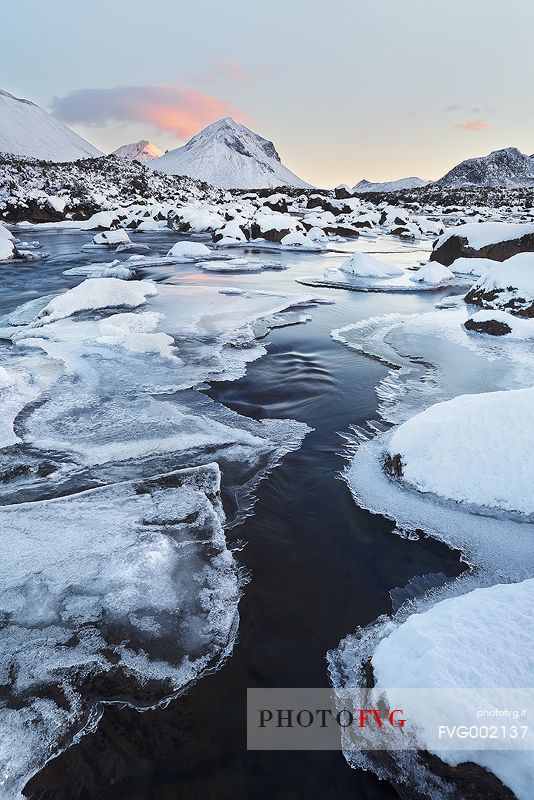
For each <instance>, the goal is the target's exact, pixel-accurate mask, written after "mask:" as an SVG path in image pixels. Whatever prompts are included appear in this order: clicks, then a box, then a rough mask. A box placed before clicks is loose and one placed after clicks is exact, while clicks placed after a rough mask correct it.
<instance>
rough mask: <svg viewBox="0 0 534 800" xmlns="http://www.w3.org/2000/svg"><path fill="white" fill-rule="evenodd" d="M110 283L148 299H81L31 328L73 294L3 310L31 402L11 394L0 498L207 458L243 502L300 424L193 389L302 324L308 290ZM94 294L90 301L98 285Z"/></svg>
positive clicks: (227, 376)
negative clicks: (251, 412)
mask: <svg viewBox="0 0 534 800" xmlns="http://www.w3.org/2000/svg"><path fill="white" fill-rule="evenodd" d="M107 280H110V279H100V283H103V284H104V285H106V283H107ZM94 282H96V283H99V280H98V279H95V280H94ZM85 283H91V281H86V282H85ZM115 283H116V284H119V285H121V286H124V287H131V286H133V287H134V290H135V291H136V292H137V293H139V292H141V295H143V293H144V292H145V289H143V288H142V287H143V286H148V287H149V288H150V290H151V291H150V293H149V298H148V303H147V304H146V305H145V306H143V308H142V309H139V310H137V311H129V310H128V311H118V310H116V309H115V302H116V300H113V303H112V304H113V309H103V308H96V309H94V310H93V311H90V310H88V309H87V305H88V303H87V302H85V301H83V302H82V303H81V305H83V306H84V308H85V310H84V312H83V314H79V313H77V314H73V315H72V316H68V317H67V316H66V317H65V318H63V319H56V321H54V322H49V323H48V324H42V325H41V324H40V325H38V326H37V327H35V324H36V321H40V320H41V319H42V307H43V306H44V307H47V308H49V309H50V308H53V309H56V310H58V309H62V310H63V311H64V312H65V313H67V311H72V310H73V308H74V307H76V308H78V306H79V305H80V304H79V303H77V302H76V303H74V304H73V303H72V302H71V300H72V297H71V300H66V299H65V298H66V297H67V295H69V293H70V292H71V291H73V290H69V292H66V293H65V294H64V295H61V296H60V297H59V298H55V299H54V300H50V298H42V299H41V300H33V301H31V302H30V303H28V304H26V305H25V306H22V307H21V308H19V309H16V310H15V312H13V313H12V314H11V315H9V317H8V319H7V322H8V323H11V326H10V327H7V328H5V329H3V330H2V331H1V335H2V337H3V338H6V339H8V340H11V342H12V343H13V344H14V345H15V348H14V349H13V347H11V350H10V351H6V353H7V352H9V353H10V355H11V357H13V354H16V356H17V360H18V362H17V363H19V365H20V366H21V367H23V368H24V369H25V370H26V372H27V373H28V381H29V385H31V386H32V391H33V394H32V397H31V399H32V400H33V399H38V401H39V402H38V403H37V404H30V403H28V404H26V403H25V402H24V399H23V398H22V399H21V398H20V397H19V396H17V403H18V405H17V406H16V407H15V408H14V409H13V412H12V414H11V417H10V418H9V419H8V416H7V413H6V421H9V422H10V423H11V426H12V424H13V421H14V416H15V414H17V415H18V418H17V431H16V439H15V438H14V436H15V434H14V432H13V428H12V427H11V428H8V433H9V434H10V435H11V439H10V440H9V441H11V443H12V444H15V442H18V446H17V450H16V451H15V452H10V451H9V450H6V451H5V452H2V451H0V475H3V474H6V475H11V474H12V471H13V465H14V464H15V466H16V470H15V473H14V474H13V475H12V477H10V478H9V479H6V480H4V481H3V482H0V495H1V496H3V497H4V502H6V498H10V497H16V496H17V492H19V491H22V490H23V489H24V491H25V492H26V493H27V492H29V491H31V492H34V494H31V495H30V496H32V497H42V496H43V492H45V493H46V492H49V493H50V492H52V493H54V492H58V491H60V489H61V487H62V486H63V485H64V484H65V482H66V483H67V485H68V486H69V489H70V486H71V483H70V482H72V481H74V485H75V486H79V485H80V481H81V482H82V485H88V481H89V482H90V483H89V485H91V483H93V482H94V481H95V480H98V481H101V480H106V481H109V480H121V479H123V478H124V477H126V476H127V475H128V476H131V475H146V474H153V473H154V472H160V471H165V470H168V469H172V468H173V467H176V466H185V465H190V464H201V463H206V461H213V460H217V461H218V462H219V463H220V464H221V465H225V466H226V467H227V471H226V474H227V477H228V482H229V485H231V486H232V487H233V492H234V495H235V498H236V502H237V505H238V506H239V508H241V507H244V506H246V505H247V503H248V501H247V500H246V497H245V499H244V500H243V502H241V499H240V496H241V494H243V495H244V496H246V495H248V494H249V493H250V492H249V488H250V487H251V486H253V485H254V482H255V481H256V482H257V480H258V479H259V477H261V475H262V474H264V473H265V471H266V470H268V469H269V468H271V467H272V466H273V464H275V463H277V461H278V460H279V458H280V457H281V456H282V455H283V454H284V453H286V452H288V451H289V450H291V449H293V448H296V447H298V446H299V445H300V442H301V441H302V438H303V436H304V435H305V433H306V432H307V431H308V428H307V426H305V425H302V424H300V423H296V422H293V421H291V420H264V421H261V422H258V421H256V420H253V419H249V418H248V417H242V416H240V415H239V414H236V413H233V412H230V411H229V410H228V409H225V408H224V407H223V406H221V405H220V404H218V403H215V402H214V401H211V400H209V398H206V397H205V395H203V394H201V392H200V391H199V388H202V387H203V386H205V381H208V380H235V379H236V378H239V377H241V376H242V375H243V374H244V372H245V370H246V366H247V364H248V363H249V362H251V361H253V360H255V359H257V358H259V357H261V356H262V355H263V354H264V353H265V347H264V346H263V345H262V344H261V343H260V342H259V341H258V339H259V338H261V337H264V336H265V335H266V334H267V333H268V332H269V330H270V329H271V328H274V327H277V326H279V325H284V324H294V323H296V322H303V321H305V320H306V318H307V317H306V316H305V314H304V313H303V310H304V309H305V308H307V306H308V305H309V304H310V303H312V302H313V298H311V297H310V296H306V295H284V294H276V293H268V292H242V293H240V294H237V295H235V294H229V295H226V294H221V293H220V292H219V291H218V290H217V288H215V287H199V286H190V285H185V286H181V285H180V286H172V285H159V287H158V293H157V295H155V294H153V293H152V290H154V291H155V287H154V285H153V284H143V283H140V282H137V281H135V282H129V283H124V282H122V281H118V280H117V281H116V282H114V283H113V285H114V286H115ZM80 286H81V287H83V286H84V284H80ZM140 287H141V288H140ZM76 288H78V289H79V287H76ZM95 296H96V297H98V298H100V290H99V291H98V292H96V295H95ZM143 296H144V295H143ZM62 298H63V299H62ZM100 305H101V301H100V299H99V300H98V302H97V306H100ZM291 309H294V310H293V311H291ZM288 311H289V312H290V313H289V314H287V312H288ZM49 316H50V315H49ZM33 387H35V388H33ZM44 388H46V392H44V391H43V389H44ZM186 390H190V391H186ZM3 391H4V390H0V398H1V397H2V396H3V395H2V394H1V393H2V392H3ZM5 391H6V392H10V391H11V389H10V386H7V387H6V389H5ZM19 394H20V393H19ZM6 409H7V405H6ZM6 424H7V422H6ZM43 461H45V462H46V463H47V464H48V465H49V467H46V470H47V473H49V475H48V477H46V480H45V479H44V477H40V475H39V470H40V469H42V468H41V467H39V464H41V463H42V462H43ZM33 464H35V468H34V467H33V466H32V465H33ZM126 465H128V466H127V467H126ZM10 470H11V472H10ZM245 484H246V487H247V488H246V489H244V490H243V489H242V487H243V485H245ZM70 490H71V489H70ZM27 496H28V494H26V497H27ZM44 496H50V495H49V494H48V495H46V494H45V495H44ZM8 501H9V500H8ZM239 508H238V509H237V510H239Z"/></svg>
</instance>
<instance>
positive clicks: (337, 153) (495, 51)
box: [0, 0, 534, 186]
mask: <svg viewBox="0 0 534 800" xmlns="http://www.w3.org/2000/svg"><path fill="white" fill-rule="evenodd" d="M2 18H3V25H2V27H3V32H4V34H6V33H9V35H7V36H4V38H3V42H2V48H1V50H0V67H1V71H0V75H1V78H0V88H2V89H5V90H6V91H8V92H11V93H12V94H15V95H17V96H18V97H24V98H27V99H30V100H33V101H34V102H36V103H38V104H39V105H42V106H43V107H44V108H46V109H47V110H49V111H52V112H53V113H54V114H55V115H56V116H57V117H59V118H60V119H62V120H63V121H65V122H66V123H67V124H68V125H70V126H71V127H73V128H74V129H75V130H76V131H78V132H79V133H80V134H81V135H83V136H84V137H85V138H87V139H89V140H90V141H91V142H93V144H95V145H96V146H97V147H99V148H100V149H102V150H104V151H106V152H108V151H110V150H112V149H114V148H115V147H117V146H119V145H121V144H124V143H126V142H130V141H134V140H136V139H140V138H147V139H150V140H151V141H153V142H154V143H155V144H157V145H159V146H160V147H162V148H163V149H167V148H173V147H177V146H179V145H180V144H183V143H184V142H185V141H186V140H187V139H188V138H190V137H191V136H192V135H193V134H194V133H196V132H198V131H199V130H200V129H201V128H202V127H204V126H205V125H207V124H209V123H210V122H214V121H215V120H216V119H219V118H220V117H223V116H233V117H234V118H235V119H237V120H239V121H242V122H244V123H245V124H246V125H248V126H249V127H251V128H252V129H253V130H255V131H257V132H258V133H260V134H261V135H262V136H265V137H267V138H269V139H272V140H273V141H274V143H275V145H276V147H277V149H278V151H279V153H280V156H281V158H282V160H283V161H284V163H285V164H286V166H288V167H289V168H290V169H291V170H293V171H294V172H296V173H297V174H298V175H300V176H301V177H302V178H304V179H306V180H309V181H310V182H312V183H314V184H316V185H320V186H332V185H335V184H337V183H340V182H346V183H351V184H352V183H355V182H356V181H357V180H359V179H361V178H364V177H365V178H368V179H370V180H388V179H394V178H399V177H403V176H407V175H418V176H420V177H423V178H438V177H440V176H441V175H442V174H443V173H444V172H446V171H447V170H448V169H449V168H450V167H451V166H453V165H454V164H455V163H457V162H458V161H461V160H462V159H464V158H468V157H471V156H475V155H483V154H486V153H488V152H490V151H491V150H495V149H497V148H500V147H508V146H512V145H515V146H516V147H519V149H520V150H522V151H523V152H527V153H532V152H534V125H533V121H534V95H533V93H532V91H531V87H532V84H533V82H534V57H533V55H532V31H533V30H534V3H533V2H532V0H507V2H503V0H446V2H437V0H404V2H402V3H400V2H398V0H380V2H378V1H377V0H372V1H371V0H336V2H335V3H326V2H319V0H317V1H316V0H263V2H252V1H251V0H228V1H227V2H219V1H218V0H195V2H191V0H187V2H182V1H181V0H112V1H111V0H92V1H91V2H90V3H86V2H73V1H72V0H47V2H46V3H42V4H41V3H37V2H36V0H17V3H16V4H15V3H10V4H6V5H5V7H4V8H3V10H2Z"/></svg>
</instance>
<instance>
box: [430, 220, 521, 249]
mask: <svg viewBox="0 0 534 800" xmlns="http://www.w3.org/2000/svg"><path fill="white" fill-rule="evenodd" d="M527 234H534V223H531V222H468V223H466V224H465V225H457V226H456V227H454V228H448V229H447V230H446V231H445V233H443V234H442V235H441V236H440V237H439V239H437V240H436V243H435V245H434V248H437V247H441V245H442V244H444V243H445V242H446V241H447V240H448V239H450V238H451V236H460V237H462V238H465V239H467V243H468V245H469V247H471V248H473V250H480V249H481V248H482V247H486V246H487V245H490V244H496V243H498V242H510V241H513V240H514V239H521V238H522V237H523V236H526V235H527Z"/></svg>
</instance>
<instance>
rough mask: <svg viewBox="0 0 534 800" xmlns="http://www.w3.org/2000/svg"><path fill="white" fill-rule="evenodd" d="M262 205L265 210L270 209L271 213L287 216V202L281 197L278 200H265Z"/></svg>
mask: <svg viewBox="0 0 534 800" xmlns="http://www.w3.org/2000/svg"><path fill="white" fill-rule="evenodd" d="M263 205H264V206H265V207H266V208H270V209H271V211H278V212H279V213H280V214H287V202H286V200H285V198H283V197H281V198H280V199H279V200H269V199H267V200H266V201H265V203H264V204H263Z"/></svg>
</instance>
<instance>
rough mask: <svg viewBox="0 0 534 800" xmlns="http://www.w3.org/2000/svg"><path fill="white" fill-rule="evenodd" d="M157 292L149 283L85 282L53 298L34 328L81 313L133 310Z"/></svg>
mask: <svg viewBox="0 0 534 800" xmlns="http://www.w3.org/2000/svg"><path fill="white" fill-rule="evenodd" d="M157 293H158V290H157V289H156V287H155V286H154V284H153V283H150V282H149V281H129V282H126V281H123V280H119V279H118V278H88V279H87V280H86V281H83V283H80V284H78V286H75V287H74V288H73V289H69V290H68V291H67V292H65V293H64V294H61V295H59V296H58V297H55V298H54V299H53V300H51V301H50V302H49V303H47V305H46V306H45V307H44V308H43V309H42V310H41V311H40V312H39V314H38V315H37V317H36V319H35V320H34V322H33V323H32V325H33V326H34V327H39V326H42V325H47V324H48V323H50V322H55V320H58V319H65V318H66V317H71V316H72V315H73V314H77V313H78V312H80V311H92V310H94V309H100V308H122V307H123V306H126V307H128V308H136V307H137V306H141V305H143V304H144V303H146V299H147V297H154V295H156V294H157Z"/></svg>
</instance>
